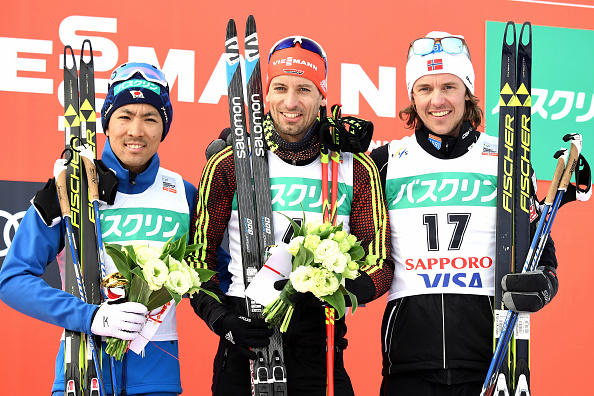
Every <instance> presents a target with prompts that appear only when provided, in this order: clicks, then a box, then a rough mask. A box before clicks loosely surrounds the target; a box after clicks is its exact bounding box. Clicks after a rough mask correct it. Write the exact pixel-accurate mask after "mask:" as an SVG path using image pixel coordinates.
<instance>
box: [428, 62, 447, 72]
mask: <svg viewBox="0 0 594 396" xmlns="http://www.w3.org/2000/svg"><path fill="white" fill-rule="evenodd" d="M441 69H443V61H442V60H441V59H431V60H428V61H427V71H433V70H441Z"/></svg>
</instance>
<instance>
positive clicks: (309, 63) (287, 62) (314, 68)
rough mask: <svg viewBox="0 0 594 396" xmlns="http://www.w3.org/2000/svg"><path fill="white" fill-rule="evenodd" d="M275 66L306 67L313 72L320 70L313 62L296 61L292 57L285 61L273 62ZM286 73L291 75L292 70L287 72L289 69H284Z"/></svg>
mask: <svg viewBox="0 0 594 396" xmlns="http://www.w3.org/2000/svg"><path fill="white" fill-rule="evenodd" d="M272 65H273V66H278V65H286V66H293V65H304V66H307V67H309V68H311V69H312V70H318V66H317V65H315V64H314V63H312V62H308V61H306V60H302V59H296V58H293V57H292V56H288V57H286V58H284V59H277V60H275V61H273V62H272ZM284 70H285V71H286V72H288V73H290V72H291V71H292V70H289V71H287V69H284Z"/></svg>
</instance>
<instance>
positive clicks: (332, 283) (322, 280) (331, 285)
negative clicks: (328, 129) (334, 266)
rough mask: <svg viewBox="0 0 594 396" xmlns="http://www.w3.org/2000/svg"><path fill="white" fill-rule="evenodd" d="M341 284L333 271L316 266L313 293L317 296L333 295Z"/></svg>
mask: <svg viewBox="0 0 594 396" xmlns="http://www.w3.org/2000/svg"><path fill="white" fill-rule="evenodd" d="M339 286H340V285H339V283H338V279H336V276H334V274H333V273H332V272H330V271H328V270H327V269H325V268H315V270H314V275H313V290H312V293H313V294H314V295H315V296H316V297H318V298H319V297H323V296H329V295H332V294H334V292H335V291H336V290H338V287H339Z"/></svg>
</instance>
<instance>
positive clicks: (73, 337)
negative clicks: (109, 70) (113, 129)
mask: <svg viewBox="0 0 594 396" xmlns="http://www.w3.org/2000/svg"><path fill="white" fill-rule="evenodd" d="M87 45H88V54H89V61H85V60H84V58H85V47H86V46H87ZM68 55H70V57H71V58H72V59H71V61H70V62H69V60H70V59H69V58H70V57H69V56H68ZM69 63H70V64H71V65H70V66H68V64H69ZM79 88H80V89H79ZM94 104H95V78H94V65H93V50H92V47H91V42H90V41H89V40H85V41H84V42H83V44H82V49H81V55H80V76H79V73H78V70H77V67H76V58H75V57H74V51H73V49H72V47H70V46H66V47H65V48H64V119H65V127H66V128H65V130H66V131H65V132H66V133H65V138H66V139H65V140H66V141H65V150H64V151H65V152H69V153H70V159H69V160H68V162H67V163H66V170H65V171H64V173H61V176H60V177H56V187H57V189H58V192H59V196H60V198H61V200H60V204H61V205H60V206H61V210H62V214H63V217H64V219H65V224H66V228H67V236H68V238H67V240H66V245H67V248H66V249H65V250H66V252H65V253H66V254H65V261H66V265H65V278H64V283H65V290H66V291H67V292H69V293H71V294H73V295H75V296H77V297H79V298H81V299H83V301H85V302H88V303H90V304H99V303H101V284H100V281H101V276H102V274H101V271H100V268H102V269H103V271H104V265H102V264H103V262H102V256H101V254H100V250H99V248H102V245H101V242H100V241H101V240H100V238H101V232H100V228H99V217H98V216H99V212H98V199H99V195H98V186H97V177H96V170H95V167H94V164H93V161H92V160H93V159H95V158H96V152H97V150H96V138H95V133H96V126H95V121H96V113H95V108H94ZM74 146H85V147H87V156H86V157H83V156H81V155H80V153H79V149H78V148H77V147H74ZM83 169H85V170H86V172H84V171H83ZM56 176H57V175H56ZM98 241H99V243H98ZM77 247H80V249H79V248H77ZM83 275H84V277H83ZM103 275H104V274H103ZM64 337H65V339H64V357H65V378H64V386H65V390H64V394H65V395H66V396H79V395H83V394H84V395H85V396H87V395H90V396H97V395H100V394H103V393H104V392H105V390H104V387H103V379H102V376H101V359H100V357H101V349H100V347H101V340H100V339H99V338H98V337H94V336H88V335H85V334H82V333H77V332H74V331H71V330H68V329H65V332H64Z"/></svg>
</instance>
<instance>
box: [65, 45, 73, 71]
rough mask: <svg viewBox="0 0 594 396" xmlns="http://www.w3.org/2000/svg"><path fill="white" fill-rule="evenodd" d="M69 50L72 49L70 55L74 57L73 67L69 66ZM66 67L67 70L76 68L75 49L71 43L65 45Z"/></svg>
mask: <svg viewBox="0 0 594 396" xmlns="http://www.w3.org/2000/svg"><path fill="white" fill-rule="evenodd" d="M68 51H70V56H71V57H72V65H73V66H72V67H68V66H67V64H68V62H67V60H68ZM64 69H65V70H76V58H75V57H74V50H73V49H72V47H71V46H69V45H67V46H65V47H64Z"/></svg>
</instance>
